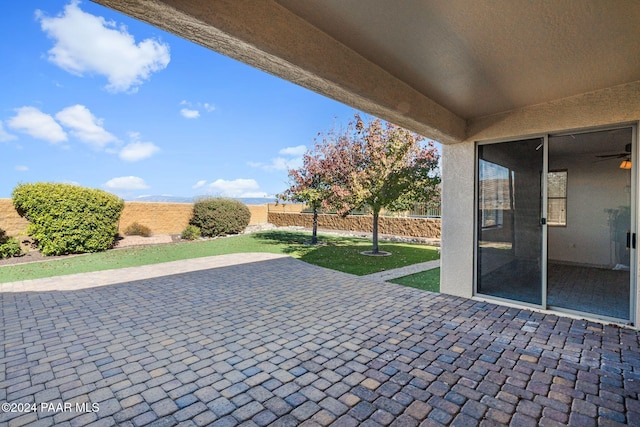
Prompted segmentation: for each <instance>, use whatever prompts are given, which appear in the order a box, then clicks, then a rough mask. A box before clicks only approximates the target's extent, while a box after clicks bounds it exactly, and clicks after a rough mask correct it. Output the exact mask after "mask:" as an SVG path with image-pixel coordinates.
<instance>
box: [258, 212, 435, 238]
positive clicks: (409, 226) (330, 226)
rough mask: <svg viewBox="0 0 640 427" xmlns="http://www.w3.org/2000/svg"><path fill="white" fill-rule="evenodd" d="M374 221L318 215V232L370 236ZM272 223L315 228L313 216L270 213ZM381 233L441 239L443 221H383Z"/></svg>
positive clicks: (405, 219) (406, 219) (361, 218)
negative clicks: (337, 231)
mask: <svg viewBox="0 0 640 427" xmlns="http://www.w3.org/2000/svg"><path fill="white" fill-rule="evenodd" d="M372 221H373V217H372V216H369V215H352V216H348V217H346V218H342V217H340V216H338V215H318V228H319V229H324V230H347V231H359V232H360V231H361V232H371V227H372ZM269 222H270V223H271V224H275V225H278V226H301V227H305V228H311V227H312V226H313V215H312V214H306V213H305V214H302V213H300V214H296V213H279V212H269ZM378 227H379V228H378V231H379V232H380V233H381V234H391V235H394V236H410V237H426V238H432V239H439V238H440V220H439V219H433V218H394V217H380V220H379V223H378Z"/></svg>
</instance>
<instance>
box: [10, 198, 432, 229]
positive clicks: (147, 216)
mask: <svg viewBox="0 0 640 427" xmlns="http://www.w3.org/2000/svg"><path fill="white" fill-rule="evenodd" d="M192 208H193V205H192V204H190V203H155V202H125V206H124V210H123V211H122V215H121V217H120V224H119V231H120V233H124V230H125V229H126V228H127V227H128V226H129V225H131V224H132V223H134V222H138V223H139V224H142V225H146V226H147V227H149V228H150V229H151V232H152V233H153V234H180V233H181V232H182V230H183V229H184V228H185V227H186V226H187V224H188V223H189V219H190V218H191V212H192ZM248 208H249V210H250V211H251V221H250V223H249V224H251V225H255V224H264V223H271V224H274V225H277V226H300V227H305V228H311V226H312V220H313V216H312V215H311V214H307V213H301V212H302V209H303V208H304V206H303V205H297V204H284V205H282V204H278V205H276V204H264V205H248ZM27 225H28V222H27V220H25V219H24V218H22V217H20V215H18V213H17V212H16V210H15V209H14V207H13V203H12V201H11V199H0V229H3V230H5V231H6V232H7V234H8V235H10V236H18V237H20V236H25V235H26V229H27ZM379 225H380V233H381V234H393V235H398V236H411V237H427V238H440V220H439V219H432V218H392V217H380V224H379ZM318 227H319V228H320V229H324V230H348V231H358V232H370V231H371V216H355V215H354V216H349V217H347V218H340V217H339V216H337V215H320V216H319V218H318Z"/></svg>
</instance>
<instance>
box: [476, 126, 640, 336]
mask: <svg viewBox="0 0 640 427" xmlns="http://www.w3.org/2000/svg"><path fill="white" fill-rule="evenodd" d="M621 128H631V132H632V137H631V160H632V161H631V198H630V203H631V224H630V232H631V233H632V236H636V241H637V243H636V246H635V248H634V247H632V248H631V249H630V252H631V253H630V271H629V281H630V283H629V311H630V313H629V319H628V320H626V319H617V318H612V317H607V316H601V315H596V314H593V313H588V312H578V311H574V310H568V309H563V308H560V307H555V306H549V305H548V302H547V292H548V289H547V273H548V270H547V267H548V226H547V223H546V217H547V212H548V200H547V199H548V197H547V195H548V185H547V179H546V178H547V175H548V172H549V137H550V136H562V135H569V134H571V135H576V134H582V133H590V132H597V131H604V130H614V129H621ZM535 138H540V139H542V141H543V143H542V147H541V149H542V150H543V161H542V173H541V177H540V179H541V180H542V182H541V185H542V187H541V188H542V191H541V195H540V197H541V201H540V205H541V212H540V219H541V221H542V224H541V225H542V227H541V232H542V253H541V257H542V258H541V260H542V262H541V277H540V286H541V292H542V298H541V304H533V303H530V302H523V301H517V300H511V299H507V298H501V297H496V296H492V295H487V294H482V293H479V292H478V260H479V258H478V243H479V240H478V239H479V235H478V233H479V230H478V224H479V222H478V220H479V218H478V215H479V209H478V200H479V187H480V182H479V179H478V174H479V149H478V148H479V147H480V146H482V145H489V144H500V143H509V142H517V141H522V140H528V139H535ZM638 158H639V150H638V122H632V123H628V122H627V123H620V124H612V125H608V126H598V127H591V128H588V127H585V128H580V129H576V130H567V131H563V132H547V133H540V134H532V135H525V136H520V137H509V138H501V139H495V140H488V141H477V142H476V143H475V147H474V206H473V221H474V225H473V230H474V237H473V242H474V247H473V296H474V297H480V298H482V299H487V300H495V301H498V302H502V303H506V304H510V305H515V306H521V307H531V308H535V309H542V310H550V311H554V312H557V313H567V314H574V315H579V316H581V317H586V318H592V319H597V320H603V321H614V322H617V323H628V324H630V325H635V324H636V313H637V308H638V304H640V301H639V300H640V295H638V282H639V281H640V278H639V277H638V274H640V271H639V269H638V247H639V246H640V236H638V194H637V193H638V181H639V180H640V176H639V174H640V168H638ZM543 219H544V221H543ZM621 320H623V322H621Z"/></svg>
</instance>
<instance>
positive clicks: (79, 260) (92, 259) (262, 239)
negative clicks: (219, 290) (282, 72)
mask: <svg viewBox="0 0 640 427" xmlns="http://www.w3.org/2000/svg"><path fill="white" fill-rule="evenodd" d="M309 239H310V233H306V232H290V231H265V232H260V233H255V234H246V235H240V236H232V237H227V238H221V239H214V240H205V241H196V242H185V243H175V244H165V245H156V246H145V247H133V248H125V249H116V250H110V251H106V252H99V253H94V254H84V255H78V256H72V257H68V258H64V259H57V260H51V261H45V262H38V263H30V264H18V265H11V266H4V267H0V283H4V282H13V281H17V280H28V279H38V278H43V277H53V276H61V275H65V274H75V273H86V272H90V271H100V270H109V269H113V268H123V267H135V266H140V265H148V264H157V263H161V262H168V261H176V260H182V259H189V258H199V257H205V256H212V255H223V254H231V253H243V252H268V253H279V254H288V255H291V256H293V257H295V258H298V259H301V260H303V261H305V262H308V263H310V264H315V265H319V266H322V267H327V268H331V269H334V270H339V271H344V272H347V273H351V274H357V275H364V274H369V273H375V272H378V271H382V270H389V269H391V268H397V267H404V266H406V265H410V264H415V263H418V262H424V261H430V260H433V259H437V258H438V257H439V254H438V252H437V250H436V249H435V248H433V247H431V246H426V245H415V244H404V243H386V242H381V244H380V249H381V250H385V251H388V252H391V253H392V254H393V255H392V256H389V257H368V256H364V255H360V253H359V252H361V251H365V250H368V249H370V246H371V241H370V240H367V239H358V238H351V237H339V236H329V235H321V236H319V239H320V241H321V242H323V243H324V244H323V245H319V246H311V245H307V244H305V242H306V241H308V240H309Z"/></svg>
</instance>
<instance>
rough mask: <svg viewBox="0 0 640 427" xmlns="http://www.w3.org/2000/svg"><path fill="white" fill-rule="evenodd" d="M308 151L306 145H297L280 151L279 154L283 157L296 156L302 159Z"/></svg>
mask: <svg viewBox="0 0 640 427" xmlns="http://www.w3.org/2000/svg"><path fill="white" fill-rule="evenodd" d="M306 151H307V146H306V145H296V146H295V147H287V148H283V149H282V150H280V151H279V152H278V153H279V154H281V155H283V156H296V157H300V156H302V155H303V154H304V153H305V152H306Z"/></svg>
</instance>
